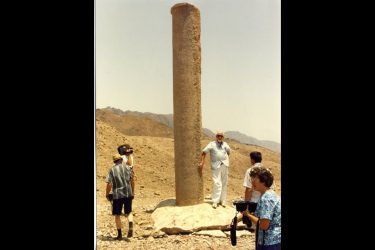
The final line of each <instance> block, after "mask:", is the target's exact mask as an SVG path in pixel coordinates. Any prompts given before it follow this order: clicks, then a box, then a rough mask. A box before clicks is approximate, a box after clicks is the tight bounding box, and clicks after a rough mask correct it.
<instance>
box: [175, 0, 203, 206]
mask: <svg viewBox="0 0 375 250" xmlns="http://www.w3.org/2000/svg"><path fill="white" fill-rule="evenodd" d="M171 13H172V25H173V38H172V40H173V41H172V42H173V124H174V125H173V126H174V156H175V181H176V205H177V206H184V205H194V204H199V203H203V201H204V200H203V199H204V197H203V196H204V195H203V177H202V176H201V175H200V173H199V171H198V164H199V162H200V156H201V142H200V141H201V128H202V121H201V45H200V31H201V29H200V13H199V10H198V9H197V8H196V7H195V6H193V5H191V4H188V3H179V4H176V5H174V6H173V7H172V8H171Z"/></svg>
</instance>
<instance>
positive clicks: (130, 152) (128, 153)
mask: <svg viewBox="0 0 375 250" xmlns="http://www.w3.org/2000/svg"><path fill="white" fill-rule="evenodd" d="M132 153H133V148H128V149H126V151H125V155H130V154H132Z"/></svg>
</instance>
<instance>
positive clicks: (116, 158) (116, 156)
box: [112, 154, 122, 162]
mask: <svg viewBox="0 0 375 250" xmlns="http://www.w3.org/2000/svg"><path fill="white" fill-rule="evenodd" d="M112 158H113V161H114V162H115V161H117V160H120V159H122V157H121V155H120V154H114V155H113V157H112Z"/></svg>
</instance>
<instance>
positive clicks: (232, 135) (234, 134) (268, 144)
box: [97, 107, 281, 153]
mask: <svg viewBox="0 0 375 250" xmlns="http://www.w3.org/2000/svg"><path fill="white" fill-rule="evenodd" d="M97 111H99V113H100V117H103V114H104V113H102V112H100V111H109V112H111V113H113V114H116V115H119V116H126V117H128V116H129V115H130V116H135V117H144V118H148V119H151V120H154V121H156V122H157V123H161V124H163V125H165V126H167V127H168V128H171V129H173V114H154V113H150V112H138V111H130V110H126V111H122V110H121V109H117V108H113V107H106V108H103V109H97ZM97 115H98V112H97ZM107 122H108V121H107ZM150 126H152V125H150ZM161 129H162V128H161ZM133 130H134V129H133ZM133 130H132V131H133ZM148 130H150V128H149V129H148ZM159 130H160V129H159ZM128 131H129V130H128ZM124 132H125V131H124ZM149 133H150V132H149ZM171 133H172V134H173V130H172V131H170V130H169V131H168V132H166V134H165V135H168V137H170V136H172V135H171ZM202 133H203V134H204V135H205V136H207V137H208V138H212V139H214V138H215V133H214V132H212V131H211V130H210V129H208V128H202ZM224 134H225V137H226V138H228V139H233V140H236V141H238V142H240V143H244V144H249V145H256V146H261V147H264V148H267V149H270V150H272V151H275V152H278V153H280V152H281V144H280V143H277V142H274V141H268V140H258V139H256V138H255V137H252V136H248V135H246V134H243V133H241V132H238V131H226V132H224ZM137 135H139V133H138V134H137Z"/></svg>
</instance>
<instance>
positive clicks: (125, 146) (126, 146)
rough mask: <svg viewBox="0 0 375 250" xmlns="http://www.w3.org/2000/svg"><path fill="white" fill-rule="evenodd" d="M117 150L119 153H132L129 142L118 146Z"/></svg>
mask: <svg viewBox="0 0 375 250" xmlns="http://www.w3.org/2000/svg"><path fill="white" fill-rule="evenodd" d="M117 151H118V153H119V154H120V155H130V154H132V153H133V148H132V147H130V145H129V144H123V145H120V146H118V148H117Z"/></svg>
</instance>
